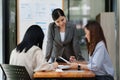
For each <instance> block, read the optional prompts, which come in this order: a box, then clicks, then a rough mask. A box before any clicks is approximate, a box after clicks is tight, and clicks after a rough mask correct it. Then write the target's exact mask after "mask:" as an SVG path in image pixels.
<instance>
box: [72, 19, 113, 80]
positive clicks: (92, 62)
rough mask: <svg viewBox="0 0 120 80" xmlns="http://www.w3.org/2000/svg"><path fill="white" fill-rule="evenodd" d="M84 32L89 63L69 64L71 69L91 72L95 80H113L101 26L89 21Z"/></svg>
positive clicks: (111, 67)
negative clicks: (94, 75)
mask: <svg viewBox="0 0 120 80" xmlns="http://www.w3.org/2000/svg"><path fill="white" fill-rule="evenodd" d="M84 31H85V34H86V35H85V37H86V40H87V48H88V53H89V62H88V64H77V63H71V67H73V68H78V69H85V70H91V71H93V72H94V73H95V74H96V80H114V78H113V76H114V69H113V66H112V62H111V59H110V56H109V53H108V50H107V44H106V40H105V37H104V33H103V30H102V28H101V25H100V24H99V23H98V22H96V21H91V22H89V23H88V24H87V25H86V26H85V28H84Z"/></svg>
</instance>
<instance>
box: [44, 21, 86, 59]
mask: <svg viewBox="0 0 120 80" xmlns="http://www.w3.org/2000/svg"><path fill="white" fill-rule="evenodd" d="M77 38H78V37H77V34H76V27H75V25H74V24H72V23H70V22H67V23H66V27H65V39H64V41H63V42H62V41H61V37H60V30H59V27H58V26H57V25H56V24H55V23H54V22H53V23H50V25H49V29H48V40H47V47H46V59H47V60H49V58H50V57H51V58H58V56H62V57H63V58H65V59H67V60H69V58H70V56H75V57H76V59H77V58H78V56H79V59H80V60H84V58H83V57H82V56H81V52H80V45H79V41H78V39H77Z"/></svg>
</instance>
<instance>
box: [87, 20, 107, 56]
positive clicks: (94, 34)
mask: <svg viewBox="0 0 120 80" xmlns="http://www.w3.org/2000/svg"><path fill="white" fill-rule="evenodd" d="M85 28H87V30H89V31H90V43H88V41H87V48H88V53H90V55H92V54H93V51H94V49H95V46H96V45H97V43H98V42H100V41H103V42H104V43H105V46H106V48H107V44H106V40H105V36H104V33H103V30H102V27H101V25H100V24H99V23H98V22H97V21H89V22H88V24H87V25H86V26H85Z"/></svg>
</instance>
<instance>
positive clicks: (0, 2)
mask: <svg viewBox="0 0 120 80" xmlns="http://www.w3.org/2000/svg"><path fill="white" fill-rule="evenodd" d="M1 63H2V0H0V64H1ZM0 80H2V71H1V69H0Z"/></svg>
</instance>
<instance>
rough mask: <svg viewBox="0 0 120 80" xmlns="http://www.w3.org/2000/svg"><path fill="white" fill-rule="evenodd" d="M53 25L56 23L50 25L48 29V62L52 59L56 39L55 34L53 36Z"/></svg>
mask: <svg viewBox="0 0 120 80" xmlns="http://www.w3.org/2000/svg"><path fill="white" fill-rule="evenodd" d="M53 24H54V23H50V24H49V28H48V35H47V46H46V56H45V58H46V60H47V61H48V60H49V59H50V57H51V54H52V49H53V38H54V36H53V35H54V34H53Z"/></svg>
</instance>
